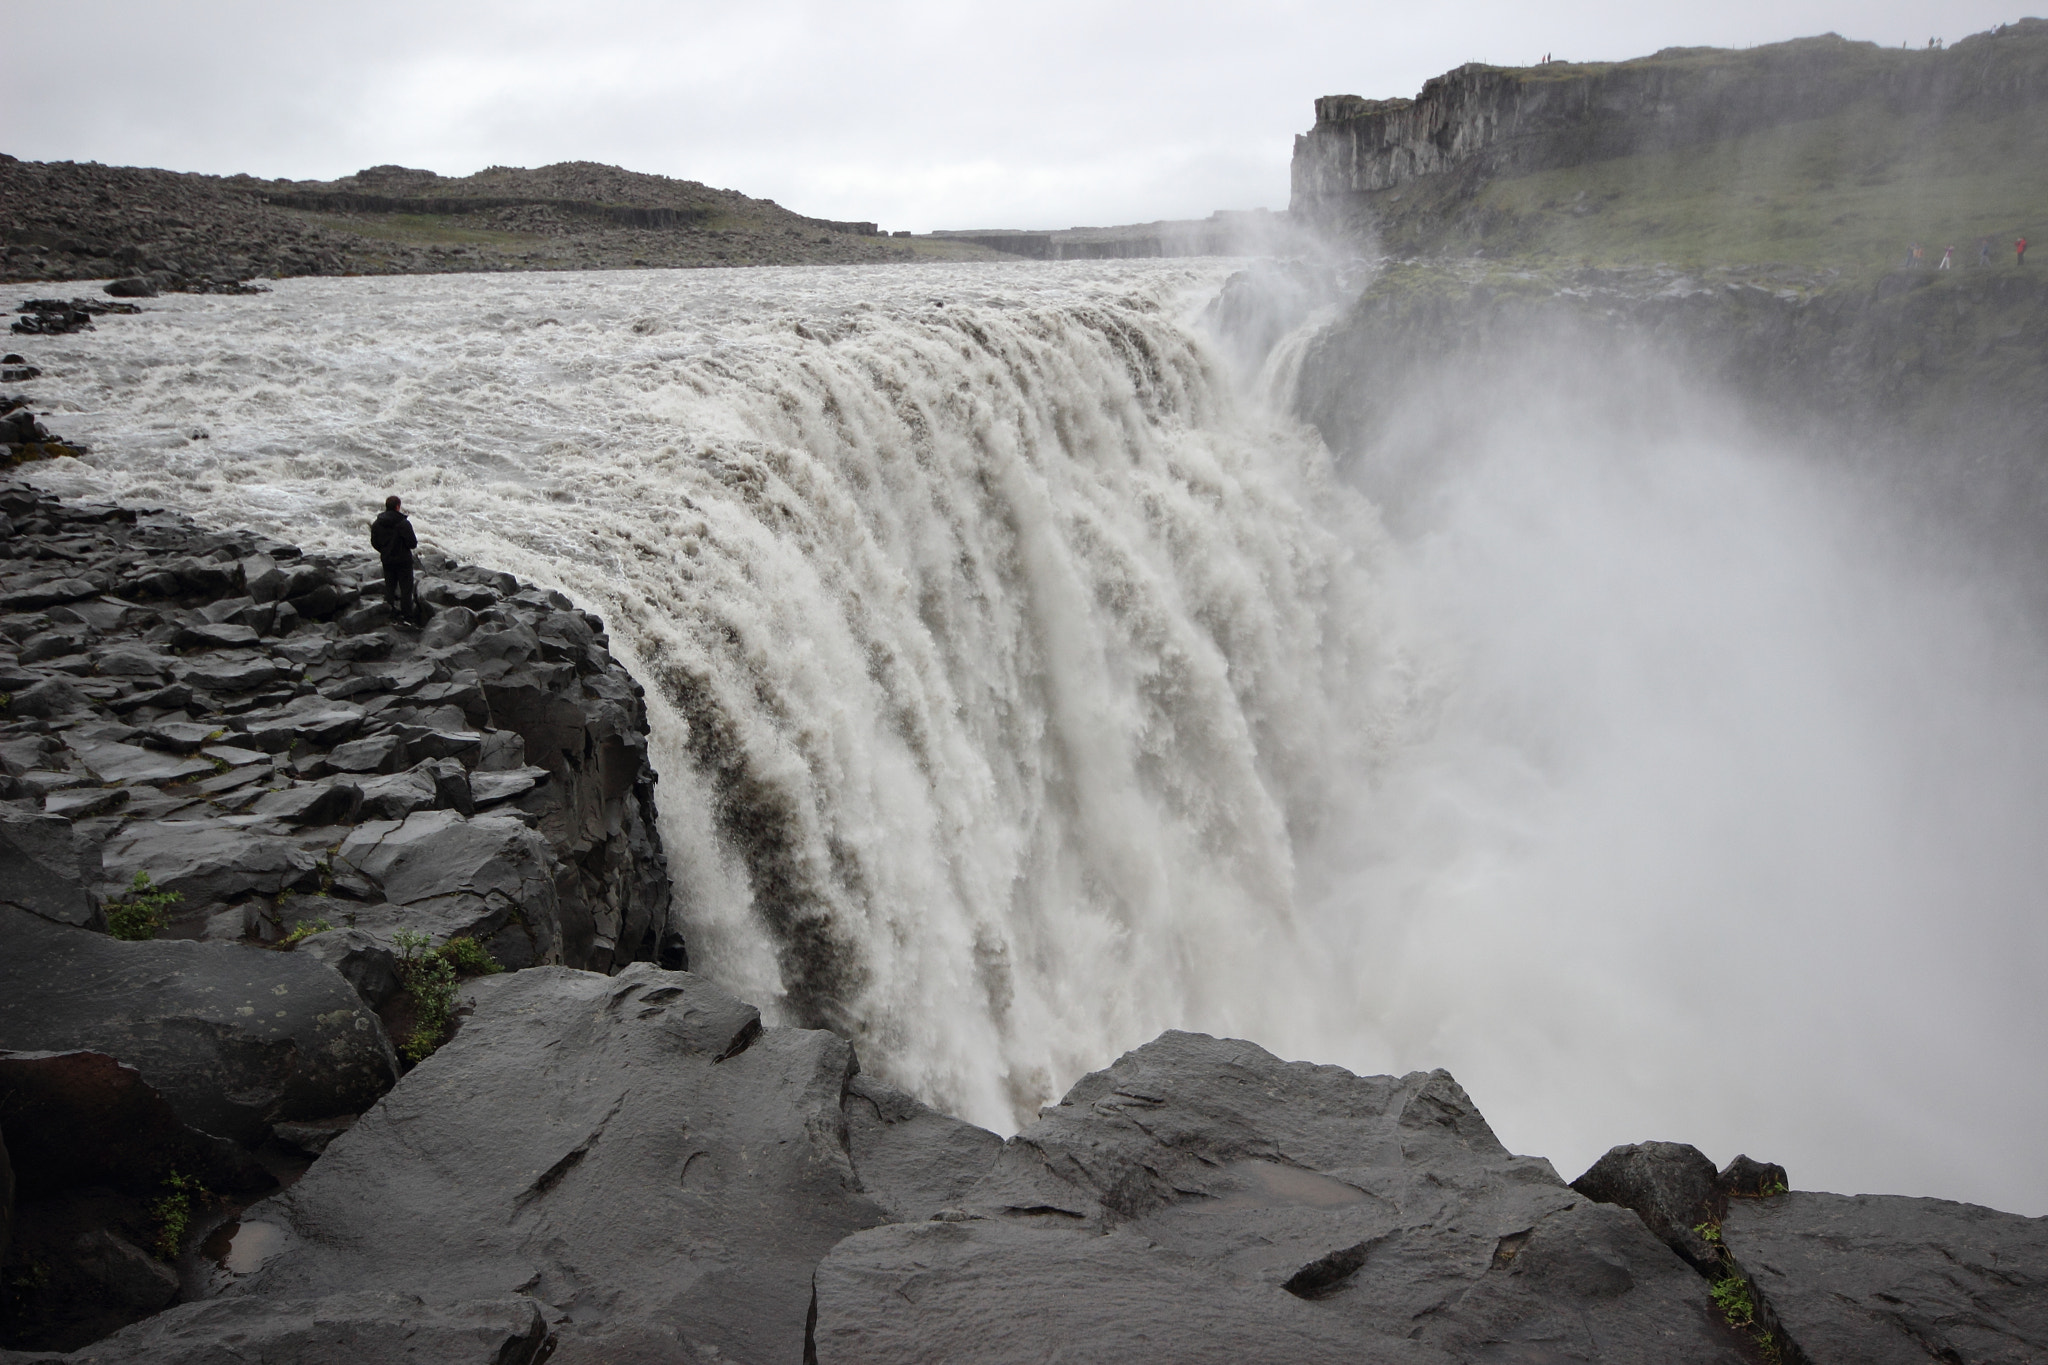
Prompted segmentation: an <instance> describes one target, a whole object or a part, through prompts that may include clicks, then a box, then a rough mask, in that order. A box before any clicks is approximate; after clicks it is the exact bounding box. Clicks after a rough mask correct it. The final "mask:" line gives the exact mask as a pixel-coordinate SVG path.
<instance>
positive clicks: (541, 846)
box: [335, 810, 562, 967]
mask: <svg viewBox="0 0 2048 1365" xmlns="http://www.w3.org/2000/svg"><path fill="white" fill-rule="evenodd" d="M335 862H336V864H337V866H344V867H348V868H351V869H353V870H355V871H356V872H359V873H361V874H362V875H363V876H364V877H366V878H368V879H369V881H370V882H371V884H372V885H374V886H375V887H377V888H378V889H379V890H381V891H382V892H383V893H384V896H385V899H386V900H388V901H390V902H392V903H393V904H394V905H399V906H404V907H407V908H409V909H415V910H418V911H420V912H422V913H426V914H437V915H445V914H455V915H458V916H460V917H462V919H463V921H464V922H465V923H466V924H468V925H470V926H472V927H469V928H465V929H464V930H463V931H462V932H465V933H469V934H471V935H472V936H473V937H475V938H478V939H479V940H481V941H483V943H484V946H485V947H487V948H489V949H490V950H491V953H492V955H493V956H495V957H496V958H497V959H498V960H499V961H500V962H502V963H504V964H505V965H506V966H508V967H524V966H529V965H531V964H533V963H536V962H546V961H549V960H550V958H551V957H552V956H553V955H554V954H555V953H556V952H557V951H558V948H559V945H560V943H561V942H562V926H561V923H560V919H559V915H560V906H559V902H558V901H557V898H556V893H555V874H556V870H557V868H558V866H559V865H558V864H557V862H556V860H555V856H554V853H553V851H552V850H551V849H550V848H549V846H548V841H547V840H546V839H545V838H544V837H542V836H541V835H540V834H539V833H537V832H535V831H534V830H532V829H529V828H528V827H527V826H526V825H525V824H523V823H522V822H520V821H518V820H516V819H513V818H512V817H510V816H504V815H480V816H476V817H474V818H469V817H465V816H463V815H460V814H458V813H456V812H455V811H449V810H432V811H416V812H415V813H413V814H411V815H408V816H407V817H406V818H405V819H404V820H403V821H400V822H391V821H381V820H380V821H372V822H370V823H368V824H363V825H358V826H357V827H356V828H355V829H354V830H353V831H351V832H350V834H349V836H348V838H347V839H346V840H344V841H343V842H342V845H341V849H340V851H339V852H338V853H336V855H335Z"/></svg>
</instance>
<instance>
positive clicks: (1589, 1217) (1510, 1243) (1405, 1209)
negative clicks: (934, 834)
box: [813, 1033, 1743, 1362]
mask: <svg viewBox="0 0 2048 1365" xmlns="http://www.w3.org/2000/svg"><path fill="white" fill-rule="evenodd" d="M817 1292H818V1297H817V1320H816V1326H815V1329H814V1333H813V1342H814V1347H815V1350H816V1354H817V1359H818V1360H819V1361H820V1362H827V1361H871V1360H935V1359H977V1360H1024V1359H1037V1358H1040V1357H1039V1355H1038V1354H1037V1352H1038V1351H1039V1350H1040V1343H1042V1342H1043V1341H1044V1340H1046V1339H1055V1340H1063V1341H1087V1342H1089V1343H1091V1349H1099V1350H1100V1351H1101V1352H1102V1356H1103V1358H1112V1357H1115V1356H1118V1355H1130V1356H1132V1357H1135V1358H1142V1357H1145V1356H1146V1355H1148V1354H1150V1353H1152V1352H1155V1351H1156V1350H1157V1349H1158V1345H1157V1344H1158V1343H1160V1342H1162V1341H1170V1342H1172V1343H1173V1347H1172V1350H1171V1354H1172V1355H1173V1356H1174V1358H1176V1359H1184V1360H1216V1361H1225V1360H1246V1359H1281V1358H1285V1359H1291V1360H1331V1361H1337V1360H1357V1359H1361V1358H1370V1359H1386V1360H1415V1361H1450V1360H1470V1359H1481V1358H1485V1359H1503V1360H1532V1361H1533V1360H1550V1359H1556V1360H1573V1359H1586V1360H1591V1359H1613V1360H1622V1359H1629V1360H1699V1361H1729V1362H1734V1361H1737V1360H1740V1359H1742V1358H1743V1356H1742V1355H1741V1353H1740V1343H1739V1342H1738V1341H1737V1340H1736V1339H1735V1338H1734V1336H1733V1334H1732V1333H1730V1331H1729V1330H1728V1329H1727V1327H1726V1326H1725V1325H1724V1324H1722V1323H1721V1322H1719V1321H1718V1320H1717V1319H1716V1316H1715V1314H1714V1312H1713V1309H1712V1306H1711V1303H1710V1301H1709V1299H1708V1295H1707V1288H1706V1286H1705V1285H1704V1284H1703V1283H1702V1282H1701V1281H1700V1280H1699V1278H1698V1277H1697V1276H1695V1275H1693V1274H1691V1273H1690V1272H1689V1271H1688V1270H1687V1269H1686V1268H1685V1266H1684V1265H1683V1263H1682V1262H1680V1261H1679V1260H1678V1259H1677V1258H1676V1257H1674V1256H1673V1255H1672V1254H1671V1253H1670V1252H1669V1251H1668V1250H1667V1249H1666V1248H1665V1247H1663V1246H1662V1245H1660V1244H1659V1243H1658V1242H1657V1241H1656V1239H1655V1238H1653V1237H1651V1236H1650V1235H1649V1234H1648V1232H1647V1230H1646V1229H1645V1228H1644V1226H1643V1225H1642V1223H1641V1222H1640V1221H1638V1220H1637V1219H1636V1218H1634V1217H1633V1216H1631V1215H1630V1214H1628V1213H1626V1212H1625V1211H1623V1210H1620V1209H1614V1208H1608V1207H1604V1206H1601V1205H1598V1204H1595V1203H1593V1202H1592V1201H1590V1200H1587V1199H1585V1198H1584V1197H1582V1196H1580V1195H1578V1194H1576V1193H1575V1192H1574V1191H1572V1190H1571V1189H1569V1188H1568V1187H1566V1186H1565V1184H1564V1183H1563V1182H1562V1181H1561V1180H1559V1179H1558V1178H1557V1175H1556V1173H1555V1172H1554V1171H1553V1170H1552V1169H1551V1168H1550V1165H1549V1163H1548V1162H1545V1161H1542V1160H1540V1159H1532V1158H1528V1157H1517V1156H1513V1155H1510V1154H1509V1153H1508V1152H1507V1150H1506V1149H1505V1148H1503V1147H1502V1146H1501V1145H1500V1144H1499V1142H1498V1141H1497V1140H1496V1139H1495V1138H1494V1136H1493V1133H1492V1132H1491V1130H1490V1129H1488V1127H1487V1125H1486V1122H1485V1120H1484V1119H1483V1118H1482V1117H1481V1116H1480V1115H1479V1112H1478V1110H1477V1109H1475V1108H1474V1107H1473V1106H1472V1103H1471V1101H1470V1100H1469V1099H1467V1098H1466V1096H1465V1094H1464V1092H1463V1091H1462V1090H1460V1089H1459V1088H1458V1086H1457V1083H1456V1082H1455V1081H1453V1080H1452V1079H1451V1078H1450V1077H1449V1076H1448V1075H1447V1074H1445V1073H1443V1072H1429V1073H1421V1072H1418V1073H1415V1074H1412V1075H1409V1076H1405V1077H1399V1078H1396V1077H1387V1076H1380V1077H1358V1076H1353V1075H1351V1074H1350V1073H1348V1072H1345V1071H1342V1070H1339V1069H1338V1068H1335V1067H1317V1066H1311V1065H1308V1064H1305V1063H1287V1062H1282V1061H1280V1060H1279V1059H1278V1058H1276V1057H1274V1056H1272V1055H1271V1054H1270V1053H1267V1052H1265V1051H1263V1050H1261V1049H1259V1048H1257V1047H1255V1046H1253V1045H1252V1044H1249V1043H1244V1042H1238V1041H1234V1040H1222V1039H1215V1038H1209V1037H1206V1036H1203V1035H1198V1034H1186V1033H1169V1034H1166V1035H1163V1036H1162V1037H1161V1038H1160V1039H1158V1040H1157V1041H1155V1042H1153V1043H1150V1044H1148V1045H1147V1046H1145V1047H1143V1048H1140V1049H1138V1050H1137V1051H1135V1052H1132V1053H1129V1054H1126V1055H1125V1056H1124V1057H1123V1058H1122V1059H1121V1060H1120V1061H1118V1062H1117V1063H1116V1065H1115V1066H1113V1067H1111V1068H1109V1069H1108V1070H1106V1071H1101V1072H1097V1073H1095V1074H1093V1075H1091V1076H1088V1077H1086V1078H1084V1079H1083V1080H1082V1081H1081V1082H1080V1083H1079V1084H1078V1085H1076V1086H1075V1087H1074V1089H1073V1090H1072V1091H1070V1092H1069V1093H1068V1095H1067V1097H1066V1098H1065V1099H1064V1100H1062V1101H1061V1102H1060V1103H1059V1104H1058V1105H1056V1106H1053V1107H1051V1108H1049V1109H1047V1110H1045V1111H1044V1112H1043V1114H1042V1116H1041V1118H1040V1120H1039V1122H1038V1123H1037V1124H1035V1125H1033V1126H1032V1127H1030V1128H1028V1129H1026V1130H1025V1131H1024V1132H1023V1133H1020V1134H1019V1135H1018V1136H1017V1137H1016V1138H1015V1139H1013V1140H1012V1141H1011V1142H1009V1143H1008V1144H1006V1145H1005V1147H1004V1148H1003V1150H1002V1152H1001V1154H1000V1155H999V1156H998V1158H997V1160H996V1161H995V1163H994V1164H993V1166H992V1167H991V1169H990V1170H989V1172H988V1173H987V1174H986V1175H985V1176H984V1177H982V1179H981V1180H979V1181H978V1182H976V1184H975V1185H974V1186H973V1187H972V1188H971V1189H969V1190H968V1191H967V1192H966V1193H965V1194H964V1195H963V1196H962V1197H961V1199H960V1200H959V1202H958V1204H957V1205H956V1206H955V1207H953V1208H951V1209H949V1210H946V1211H944V1212H942V1213H941V1214H940V1215H939V1216H938V1218H937V1219H935V1220H932V1221H927V1222H923V1223H918V1224H903V1225H900V1226H892V1227H887V1228H882V1229H877V1230H874V1231H869V1232H864V1233H861V1234H859V1235H857V1236H854V1237H850V1238H848V1239H847V1240H846V1241H844V1242H842V1243H840V1244H839V1245H838V1246H836V1247H835V1248H833V1250H832V1253H831V1254H830V1255H829V1256H827V1257H826V1258H825V1260H824V1262H823V1263H822V1264H821V1265H820V1266H819V1269H818V1277H817Z"/></svg>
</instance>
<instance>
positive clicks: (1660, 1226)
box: [1572, 1142, 1721, 1273]
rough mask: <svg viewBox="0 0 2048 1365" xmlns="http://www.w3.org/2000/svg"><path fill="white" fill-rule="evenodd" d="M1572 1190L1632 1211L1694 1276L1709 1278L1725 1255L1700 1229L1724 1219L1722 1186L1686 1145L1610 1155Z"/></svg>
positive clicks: (1649, 1145) (1651, 1145) (1645, 1146)
mask: <svg viewBox="0 0 2048 1365" xmlns="http://www.w3.org/2000/svg"><path fill="white" fill-rule="evenodd" d="M1572 1188H1573V1189H1575V1190H1577V1191H1578V1192H1579V1193H1580V1194H1583V1195H1585V1196H1586V1198H1588V1199H1591V1200H1594V1201H1595V1202H1597V1203H1601V1204H1619V1205H1621V1206H1622V1207H1623V1208H1626V1209H1633V1210H1634V1211H1635V1214H1636V1216H1637V1217H1638V1218H1641V1219H1642V1220H1643V1226H1644V1227H1647V1228H1648V1229H1649V1230H1650V1231H1651V1232H1653V1233H1655V1234H1656V1235H1657V1237H1658V1239H1659V1240H1661V1241H1662V1242H1663V1243H1664V1245H1666V1246H1668V1247H1670V1248H1671V1249H1672V1250H1673V1251H1675V1252H1677V1253H1678V1254H1679V1255H1680V1256H1682V1257H1684V1258H1685V1260H1686V1261H1687V1263H1688V1264H1690V1265H1691V1266H1692V1267H1693V1268H1694V1269H1695V1270H1699V1271H1702V1272H1708V1273H1711V1272H1712V1271H1714V1270H1715V1269H1716V1268H1718V1266H1719V1265H1720V1261H1721V1250H1720V1248H1719V1247H1718V1246H1716V1245H1714V1244H1713V1243H1712V1242H1709V1241H1708V1240H1707V1239H1706V1237H1705V1236H1703V1235H1702V1234H1701V1233H1700V1231H1699V1228H1700V1227H1701V1226H1702V1225H1705V1224H1710V1223H1714V1222H1718V1221H1719V1219H1720V1205H1721V1198H1720V1188H1719V1180H1718V1178H1717V1176H1716V1174H1715V1172H1714V1163H1713V1162H1711V1161H1709V1160H1707V1158H1706V1156H1705V1154H1703V1153H1702V1152H1701V1151H1700V1149H1699V1148H1697V1147H1693V1146H1689V1145H1687V1144H1686V1143H1683V1142H1636V1143H1630V1144H1629V1145H1627V1146H1624V1147H1614V1148H1611V1149H1609V1151H1608V1153H1607V1155H1605V1156H1603V1157H1601V1158H1600V1159H1599V1160H1598V1161H1596V1162H1594V1163H1593V1165H1592V1167H1591V1169H1589V1170H1588V1171H1587V1172H1586V1173H1585V1174H1584V1175H1582V1176H1580V1177H1579V1178H1578V1179H1577V1180H1574V1181H1573V1182H1572Z"/></svg>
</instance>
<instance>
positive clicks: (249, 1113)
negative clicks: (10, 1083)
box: [0, 910, 398, 1140]
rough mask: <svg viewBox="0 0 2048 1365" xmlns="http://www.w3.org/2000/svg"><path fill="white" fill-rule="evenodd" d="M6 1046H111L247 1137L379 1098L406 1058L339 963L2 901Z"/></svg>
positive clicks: (0, 991)
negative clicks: (67, 921) (80, 920)
mask: <svg viewBox="0 0 2048 1365" xmlns="http://www.w3.org/2000/svg"><path fill="white" fill-rule="evenodd" d="M0 1047H6V1048H11V1049H15V1050H17V1051H40V1050H55V1049H72V1048H90V1049H92V1050H94V1051H98V1052H105V1053H108V1054H109V1055H111V1056H114V1057H118V1058H120V1059H121V1060H122V1061H123V1062H125V1063H127V1064H128V1065H130V1066H133V1067H134V1068H135V1069H136V1070H137V1071H139V1072H141V1073H142V1076H143V1078H144V1079H145V1080H147V1081H149V1083H150V1084H151V1085H152V1086H154V1087H155V1088H156V1089H157V1090H158V1091H159V1092H161V1093H162V1094H163V1096H164V1098H165V1099H167V1100H169V1101H170V1104H171V1107H172V1108H173V1109H174V1110H176V1111H177V1113H178V1116H179V1117H180V1118H181V1119H182V1120H184V1121H185V1122H186V1123H188V1124H190V1125H191V1126H193V1127H195V1128H198V1129H201V1130H202V1131H205V1132H208V1133H213V1134H216V1135H219V1136H222V1137H231V1138H236V1139H241V1140H260V1138H261V1137H262V1136H263V1135H264V1133H265V1131H266V1129H267V1126H268V1125H269V1124H271V1123H273V1122H275V1121H277V1120H279V1119H293V1118H323V1117H326V1116H328V1115H330V1114H339V1113H353V1112H359V1111H361V1110H363V1109H366V1108H368V1107H369V1106H370V1105H371V1104H372V1103H374V1102H375V1101H376V1099H377V1097H378V1096H379V1095H380V1094H382V1093H383V1092H384V1091H385V1090H386V1089H388V1088H389V1087H390V1085H391V1083H392V1081H393V1080H395V1079H396V1078H397V1072H398V1066H397V1061H396V1058H395V1057H394V1055H393V1054H392V1051H391V1044H390V1042H389V1041H388V1040H387V1039H386V1038H385V1036H384V1030H383V1027H382V1026H381V1025H380V1024H379V1023H378V1021H377V1018H376V1016H375V1015H374V1014H373V1013H371V1011H370V1010H369V1009H368V1008H367V1007H366V1006H365V1005H364V1004H363V1002H362V1000H361V999H360V998H359V997H358V996H357V995H356V993H355V991H354V990H352V989H351V988H350V987H349V984H348V983H347V982H346V981H344V980H342V979H341V977H340V976H339V975H337V974H336V973H335V971H334V970H333V969H332V968H331V967H328V966H327V965H326V964H325V963H322V962H318V961H315V960H314V959H312V958H309V957H300V956H298V955H297V954H282V953H268V952H264V951H262V950H261V949H256V948H245V947H241V946H238V945H228V944H214V943H193V942H181V941H166V942H153V943H122V942H118V941H116V940H113V939H110V938H107V937H106V936H105V935H102V934H95V933H91V932H88V931H86V930H82V929H72V928H68V927H64V926H61V925H55V924H51V923H49V922H48V921H45V920H42V919H38V918H36V917H34V916H31V915H27V914H23V913H22V912H20V911H18V910H5V911H0Z"/></svg>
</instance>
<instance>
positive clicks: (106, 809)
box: [43, 787, 133, 820]
mask: <svg viewBox="0 0 2048 1365" xmlns="http://www.w3.org/2000/svg"><path fill="white" fill-rule="evenodd" d="M132 796H133V793H132V792H130V791H129V790H128V788H126V787H78V788H74V789H72V790H70V791H62V792H54V791H53V792H51V793H50V794H49V795H48V796H45V797H44V798H43V810H44V812H45V813H46V814H50V815H61V816H63V817H64V818H65V819H66V820H89V819H91V818H92V817H93V816H95V815H111V814H113V813H114V812H115V811H117V810H120V809H122V808H123V807H124V806H126V805H127V804H128V802H129V800H130V798H131V797H132Z"/></svg>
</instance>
